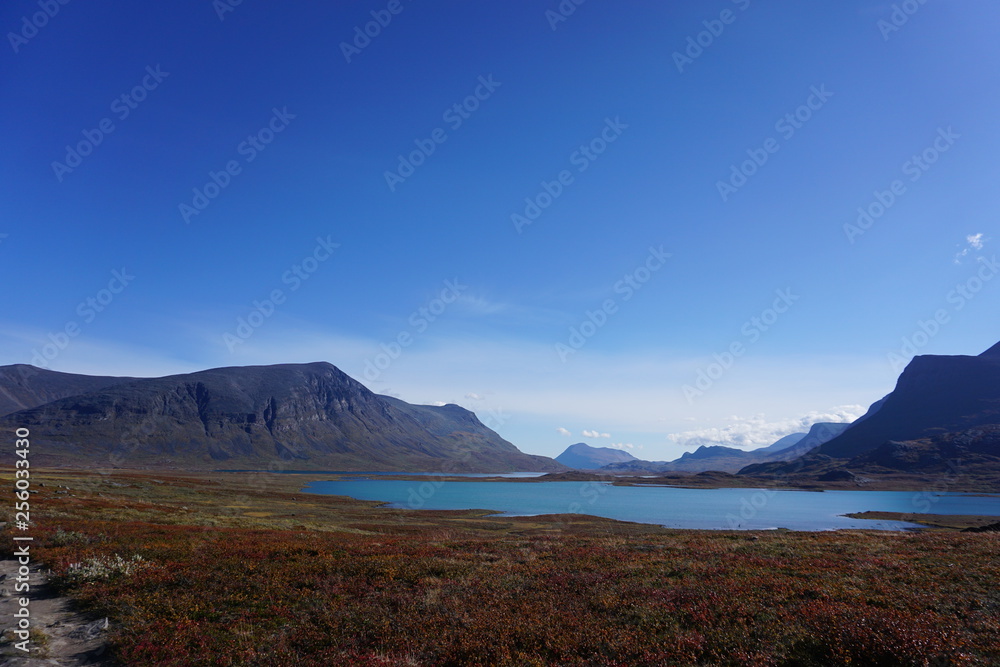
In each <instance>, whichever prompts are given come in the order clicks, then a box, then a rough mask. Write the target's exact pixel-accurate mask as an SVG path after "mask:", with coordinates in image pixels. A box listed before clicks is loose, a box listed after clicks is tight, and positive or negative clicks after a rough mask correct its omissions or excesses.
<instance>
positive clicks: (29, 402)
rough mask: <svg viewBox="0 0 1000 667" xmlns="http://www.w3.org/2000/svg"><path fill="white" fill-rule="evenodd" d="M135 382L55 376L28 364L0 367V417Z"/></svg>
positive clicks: (92, 377) (113, 378) (55, 374)
mask: <svg viewBox="0 0 1000 667" xmlns="http://www.w3.org/2000/svg"><path fill="white" fill-rule="evenodd" d="M134 379H135V378H120V377H95V376H91V375H74V374H72V373H58V372H56V371H50V370H46V369H44V368H36V367H35V366H29V365H27V364H14V365H13V366H0V417H2V416H3V415H9V414H10V413H12V412H17V411H18V410H28V409H30V408H35V407H38V406H39V405H44V404H46V403H51V402H52V401H57V400H59V399H60V398H66V397H67V396H76V395H77V394H85V393H87V392H88V391H97V390H98V389H103V388H104V387H110V386H111V385H114V384H121V383H122V382H129V381H131V380H134Z"/></svg>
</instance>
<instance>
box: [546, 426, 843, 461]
mask: <svg viewBox="0 0 1000 667" xmlns="http://www.w3.org/2000/svg"><path fill="white" fill-rule="evenodd" d="M848 426H850V424H837V423H833V422H819V423H817V424H813V426H812V427H811V428H810V429H809V431H808V432H807V433H792V434H790V435H786V436H785V437H783V438H781V439H779V440H778V441H777V442H775V443H774V444H771V445H768V446H767V447H761V448H759V449H754V450H743V449H736V448H734V447H724V446H721V445H702V446H700V447H698V449H696V450H695V451H693V452H685V453H684V454H682V455H681V456H680V458H678V459H674V460H673V461H643V460H641V459H637V458H635V457H633V456H632V455H630V454H626V453H625V452H621V451H620V450H617V449H611V448H608V447H588V446H587V445H584V444H583V443H579V444H577V445H572V446H571V447H569V448H568V449H567V450H566V451H565V452H563V453H562V454H560V455H559V456H557V457H556V461H559V462H560V463H563V464H565V465H567V466H569V467H570V468H575V469H577V470H598V469H599V470H601V471H602V472H607V473H614V474H622V473H630V474H659V473H666V472H689V473H699V472H706V471H709V470H717V471H721V472H729V473H735V472H738V471H739V470H741V469H743V468H745V467H747V466H749V465H752V464H755V463H767V462H772V461H790V460H792V459H795V458H797V457H799V456H802V455H803V454H805V453H807V452H809V451H811V450H812V449H814V448H816V447H818V446H819V445H821V444H823V443H824V442H826V441H827V440H830V439H831V438H833V437H835V436H837V435H839V434H840V433H841V432H843V430H844V429H846V428H847V427H848ZM581 445H583V446H584V447H587V448H588V450H589V452H588V457H587V458H585V459H581V458H579V457H575V456H573V455H570V454H571V450H574V449H575V448H579V447H580V446H581ZM618 454H626V456H627V458H622V457H620V456H615V455H618Z"/></svg>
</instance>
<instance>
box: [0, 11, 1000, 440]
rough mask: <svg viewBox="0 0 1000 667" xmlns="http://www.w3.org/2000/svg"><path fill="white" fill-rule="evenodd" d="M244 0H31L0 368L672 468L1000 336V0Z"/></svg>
mask: <svg viewBox="0 0 1000 667" xmlns="http://www.w3.org/2000/svg"><path fill="white" fill-rule="evenodd" d="M224 1H225V0H220V2H216V3H213V2H211V1H210V0H197V1H194V0H190V1H188V0H179V1H177V2H172V3H169V4H159V5H151V6H147V5H125V6H122V5H121V4H120V3H108V2H100V1H95V2H89V3H82V2H69V3H68V4H65V5H58V4H57V3H51V6H49V7H48V11H49V13H50V14H53V15H52V16H45V15H44V14H39V12H44V11H45V7H46V6H47V4H46V2H44V1H43V2H41V3H38V2H27V1H24V0H17V1H16V2H11V3H7V4H5V5H4V7H3V8H2V9H0V27H2V29H3V32H4V33H5V40H4V41H5V44H4V45H3V46H2V47H0V50H2V51H3V52H0V92H2V94H3V97H4V99H5V100H6V101H7V103H6V104H4V105H2V107H0V118H2V122H3V125H4V127H6V128H7V134H6V141H5V150H4V151H3V153H2V155H0V182H2V183H3V187H2V189H0V233H2V234H4V235H5V236H3V237H2V238H0V260H2V261H0V272H2V275H3V281H4V282H3V284H4V285H5V286H6V289H5V290H4V297H3V299H4V308H3V309H2V314H0V363H31V362H32V361H33V360H34V362H35V363H36V364H40V363H42V362H44V364H46V365H47V366H48V367H50V368H52V369H55V370H64V371H70V372H85V373H95V374H96V373H106V374H128V375H136V376H152V375H163V374H169V373H177V372H187V371H193V370H200V369H204V368H210V367H218V366H231V365H245V364H264V363H279V362H307V361H317V360H326V361H330V362H331V363H334V364H335V365H337V366H338V367H340V368H341V369H342V370H344V371H345V372H347V373H349V374H350V375H352V376H353V377H355V378H357V379H359V380H361V381H362V382H364V383H365V384H366V385H367V386H368V387H370V388H371V389H372V390H374V391H377V392H380V393H391V394H393V395H397V396H400V397H402V398H404V399H405V400H408V401H411V402H418V403H433V402H455V403H459V404H461V405H464V406H466V407H468V408H470V409H473V410H475V411H476V412H477V414H479V416H480V418H481V419H483V421H484V422H486V423H487V424H488V425H490V426H493V427H494V428H496V430H498V431H499V432H500V433H501V434H502V435H504V436H505V437H506V438H508V439H509V440H511V441H512V442H514V443H515V444H517V445H518V446H519V447H521V448H522V449H524V450H525V451H529V452H532V453H540V454H547V455H555V454H558V453H559V452H560V451H561V450H562V449H563V448H564V447H565V446H567V445H568V444H571V443H573V442H577V441H581V440H583V441H587V442H589V443H591V444H595V445H606V446H612V445H613V446H619V447H625V448H629V449H631V450H632V451H633V453H635V454H636V455H637V456H640V457H642V458H650V459H669V458H674V457H676V456H678V455H679V454H680V453H681V452H682V451H684V450H685V449H692V448H693V447H694V446H695V445H697V444H700V443H704V442H718V443H722V444H733V445H737V446H742V447H751V446H756V445H766V444H769V443H770V441H772V440H773V439H776V438H777V437H778V436H780V435H784V434H786V433H789V432H792V431H793V430H798V429H801V428H803V427H807V426H808V423H810V422H811V421H814V420H816V419H837V420H848V419H851V418H853V417H854V416H857V415H858V414H859V413H860V412H863V410H864V409H865V408H866V407H867V405H868V404H869V403H871V402H873V401H874V400H876V399H878V398H880V397H881V396H882V395H883V394H885V393H887V392H888V391H889V390H891V389H892V387H893V384H894V382H895V379H896V377H897V376H898V373H899V370H900V369H901V364H902V363H905V360H906V359H908V358H909V357H910V356H912V355H913V354H977V353H979V352H980V351H982V350H984V349H986V348H987V347H989V346H990V345H992V344H993V343H995V342H996V341H997V339H998V338H1000V336H998V333H997V332H998V331H1000V326H998V324H1000V309H998V307H997V306H998V305H1000V301H998V300H1000V285H995V284H994V283H993V282H992V278H993V277H994V274H995V273H996V272H997V271H998V268H997V267H996V265H995V264H994V263H993V262H994V261H995V260H994V259H993V258H994V257H995V253H996V249H997V240H996V236H997V233H996V226H997V225H996V221H997V219H996V215H997V211H998V209H1000V207H998V203H1000V188H997V175H998V170H997V155H1000V132H998V131H997V121H996V119H997V118H998V117H1000V113H998V112H1000V109H998V106H1000V94H998V83H1000V81H998V79H1000V67H998V65H1000V44H998V42H997V40H996V39H995V31H994V29H993V28H994V26H996V25H997V22H998V20H1000V7H997V6H996V4H995V3H992V2H989V0H963V1H961V2H958V1H946V0H927V1H926V2H925V3H922V4H921V3H920V2H917V1H916V0H912V1H910V2H903V3H899V4H897V5H893V4H891V3H879V2H868V1H861V0H841V1H838V2H833V1H828V2H818V3H802V2H791V1H787V0H786V1H781V2H772V3H763V2H759V1H758V0H750V1H748V0H737V1H730V0H718V1H716V2H708V3H704V2H699V3H694V2H689V3H652V2H649V3H630V4H629V5H628V6H627V7H626V6H622V5H621V4H617V3H610V2H601V1H600V0H587V1H586V2H583V3H582V4H580V5H575V4H573V3H571V2H564V3H562V5H560V3H558V2H555V1H554V0H553V1H551V2H538V3H535V2H531V3H528V2H478V3H455V2H452V3H415V2H410V1H409V0H400V1H399V2H392V3H390V2H355V3H329V5H323V6H316V4H315V3H285V4H282V5H280V6H276V5H273V4H272V3H263V2H255V1H253V0H246V1H244V2H242V3H241V4H238V5H235V6H232V5H231V4H223V2H224ZM560 6H561V7H562V8H563V12H564V13H563V14H557V12H559V10H560ZM56 7H57V8H58V11H56V10H55V9H54V8H56ZM569 8H574V10H573V11H572V13H569V11H568V9H569ZM373 12H374V14H373ZM394 12H395V13H394ZM563 19H564V20H563ZM379 20H381V22H382V23H383V24H384V25H378V24H377V23H371V22H372V21H379ZM366 24H367V25H366ZM39 26H40V27H39ZM366 29H367V30H368V31H369V33H370V34H372V35H374V36H372V37H358V34H359V32H360V33H361V34H362V35H363V34H364V32H365V30H366ZM123 96H124V97H123ZM456 105H457V108H456ZM432 149H433V150H432ZM415 151H416V153H415ZM79 154H82V155H79ZM400 156H402V158H401V157H400ZM914 158H915V159H914ZM401 160H402V161H403V162H406V163H407V164H401ZM414 163H416V164H414ZM387 174H392V175H387ZM859 208H860V209H861V210H862V212H867V213H868V215H870V216H871V217H870V218H864V217H863V218H861V221H860V223H859V221H858V219H859V215H860V214H859ZM116 272H117V273H116ZM273 297H277V299H276V300H274V299H273ZM921 323H923V324H921ZM67 327H68V329H67ZM67 331H68V332H69V333H67ZM46 346H47V347H46ZM397 346H398V347H397ZM379 355H384V356H379ZM585 432H586V434H587V435H585ZM567 433H568V434H567ZM595 434H596V435H595ZM605 436H606V437H605Z"/></svg>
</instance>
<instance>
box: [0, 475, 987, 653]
mask: <svg viewBox="0 0 1000 667" xmlns="http://www.w3.org/2000/svg"><path fill="white" fill-rule="evenodd" d="M239 479H240V478H238V477H236V476H233V477H232V478H231V479H230V480H223V481H222V482H218V481H211V482H210V481H207V480H204V479H187V480H181V479H167V478H164V477H161V478H159V482H162V483H158V482H154V481H152V480H151V479H150V478H148V477H147V476H142V475H116V476H114V477H113V482H112V483H109V481H112V480H109V479H102V478H99V477H96V476H82V475H81V476H73V475H68V474H60V475H58V476H56V475H53V476H52V477H50V478H48V480H47V482H46V487H44V488H43V489H42V493H40V494H38V495H37V496H36V497H35V498H34V500H35V505H36V506H37V507H38V514H37V515H36V517H37V518H36V517H33V518H36V521H37V525H36V526H35V527H34V532H35V535H36V544H35V547H34V551H35V556H36V557H38V558H41V559H42V560H43V561H44V562H45V563H46V564H47V565H48V566H49V567H51V568H52V569H53V571H54V572H55V573H56V575H57V578H60V577H61V580H62V582H63V587H64V589H65V590H66V591H68V592H69V594H71V595H72V596H74V597H75V598H77V599H78V600H79V601H80V603H81V604H82V605H84V607H86V608H88V609H91V610H93V611H94V612H95V613H99V614H102V615H108V616H110V618H111V621H112V624H113V630H112V634H111V641H112V644H113V649H114V651H115V653H116V655H117V656H118V657H119V658H120V660H121V661H122V662H123V663H125V664H129V665H313V664H315V665H397V664H398V665H406V664H410V665H664V664H680V665H686V664H711V665H831V664H862V665H924V664H933V665H939V664H940V665H944V664H969V665H974V664H1000V592H998V590H997V582H998V581H1000V560H998V558H1000V536H998V535H997V534H962V533H950V532H934V533H921V534H902V533H876V532H837V533H787V532H767V533H756V534H750V533H741V532H698V531H677V530H672V531H671V530H663V529H659V528H656V527H650V526H639V525H635V524H623V523H617V522H610V521H604V520H596V519H594V520H592V519H587V518H581V517H575V518H571V517H562V518H558V517H557V518H553V519H545V518H538V517H534V518H525V519H510V518H503V517H489V516H484V515H483V514H482V513H475V512H433V513H415V512H404V511H396V510H388V509H380V508H375V507H374V506H373V505H372V504H370V503H360V502H353V501H345V500H343V499H335V498H319V497H314V496H305V495H303V494H300V493H295V492H294V488H293V487H291V486H289V485H290V484H293V483H295V481H286V480H282V481H281V482H280V483H278V484H277V485H274V486H272V487H271V488H267V489H258V490H255V485H254V484H253V483H248V482H246V481H239ZM53 483H54V484H56V485H58V486H67V487H69V488H68V489H58V488H56V489H54V488H53V486H52V485H53ZM117 485H123V486H117ZM57 490H58V491H62V493H57V492H56V491H57ZM5 543H8V544H9V543H10V541H9V539H6V540H5ZM116 556H118V557H121V558H122V559H123V560H122V561H117V562H119V563H121V562H129V563H132V565H130V566H128V567H118V568H117V569H116V566H115V562H116V561H115V557H116ZM135 556H140V557H141V561H138V560H132V559H133V557H135ZM102 563H103V564H104V565H103V566H102V565H101V564H102ZM73 564H81V566H74V565H73ZM126 570H127V573H126Z"/></svg>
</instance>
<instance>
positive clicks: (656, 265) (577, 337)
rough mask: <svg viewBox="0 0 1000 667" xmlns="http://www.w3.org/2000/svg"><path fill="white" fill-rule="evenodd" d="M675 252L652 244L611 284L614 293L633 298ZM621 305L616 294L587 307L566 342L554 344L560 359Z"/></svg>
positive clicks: (578, 346) (577, 347) (593, 333)
mask: <svg viewBox="0 0 1000 667" xmlns="http://www.w3.org/2000/svg"><path fill="white" fill-rule="evenodd" d="M670 257H672V255H671V254H670V253H668V252H664V250H663V246H662V245H661V246H660V247H659V248H654V247H653V246H650V247H649V254H648V255H647V256H646V259H645V260H643V261H642V262H641V263H640V264H639V265H638V266H637V267H635V268H634V269H632V270H631V271H629V272H628V273H626V274H625V275H624V276H622V277H621V279H620V280H618V281H616V282H615V284H614V285H612V290H613V291H614V293H615V294H620V295H621V302H622V303H625V302H627V301H630V300H631V299H632V297H634V296H635V294H636V292H638V291H639V290H641V289H642V288H643V287H644V286H645V285H646V283H648V282H649V281H650V280H651V279H652V277H653V274H655V273H656V272H657V271H659V270H660V269H662V268H663V266H664V265H665V264H666V263H667V260H668V259H670ZM618 309H619V302H618V299H617V298H610V297H609V298H607V299H605V300H604V301H602V302H601V305H600V306H599V307H598V308H596V309H595V310H587V311H586V312H585V313H584V319H583V320H582V321H581V322H580V323H579V324H578V325H574V326H571V327H570V328H569V337H568V338H567V339H566V342H565V343H563V342H561V341H560V342H558V343H556V345H555V348H556V354H557V355H558V356H559V361H561V362H562V363H564V364H565V363H566V362H567V361H568V360H569V357H570V355H573V354H576V353H577V352H579V351H580V350H581V349H583V346H584V345H586V344H587V342H588V341H589V340H590V339H592V338H593V337H594V336H596V335H597V332H598V331H600V330H601V329H602V328H604V326H605V325H606V324H607V323H608V320H609V319H610V318H611V316H613V315H615V314H616V313H617V312H618Z"/></svg>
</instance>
